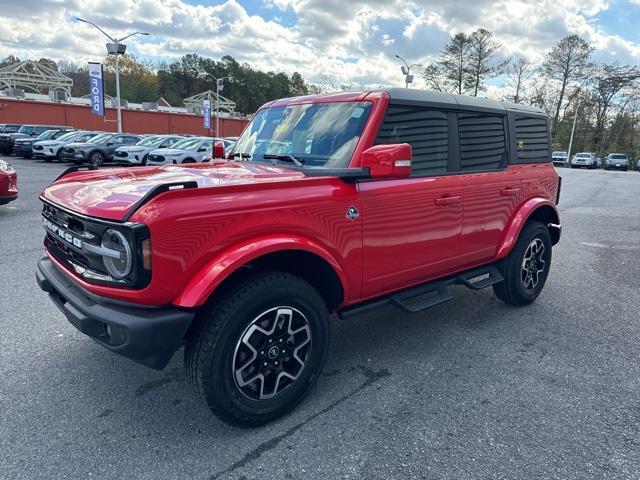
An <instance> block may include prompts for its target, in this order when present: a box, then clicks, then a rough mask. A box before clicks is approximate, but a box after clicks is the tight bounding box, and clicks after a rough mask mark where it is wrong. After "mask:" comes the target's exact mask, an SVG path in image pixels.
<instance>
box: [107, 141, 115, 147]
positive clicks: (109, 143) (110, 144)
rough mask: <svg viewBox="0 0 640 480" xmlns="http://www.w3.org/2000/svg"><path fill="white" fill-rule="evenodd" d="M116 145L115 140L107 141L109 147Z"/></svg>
mask: <svg viewBox="0 0 640 480" xmlns="http://www.w3.org/2000/svg"><path fill="white" fill-rule="evenodd" d="M113 145H115V144H114V143H113V142H107V147H113Z"/></svg>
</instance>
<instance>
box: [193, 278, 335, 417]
mask: <svg viewBox="0 0 640 480" xmlns="http://www.w3.org/2000/svg"><path fill="white" fill-rule="evenodd" d="M328 317H329V314H328V311H327V307H326V305H325V304H324V301H323V299H322V297H321V296H320V294H319V293H318V292H317V291H316V290H315V289H314V288H313V287H312V286H311V285H310V284H309V283H307V282H306V281H305V280H303V279H301V278H299V277H296V276H294V275H290V274H288V273H282V272H267V273H263V274H259V275H256V276H255V277H253V278H250V279H248V280H247V281H245V282H244V283H241V284H239V285H238V286H237V287H236V288H233V290H231V291H229V292H228V293H227V294H223V295H222V296H221V298H214V299H213V300H212V301H211V302H210V304H208V305H207V306H206V307H205V308H204V309H203V311H202V312H201V314H200V318H199V319H198V320H199V322H198V323H197V324H196V325H197V326H196V327H194V330H193V331H192V332H190V333H189V335H188V340H187V345H186V348H185V365H186V369H187V373H188V376H189V377H190V379H191V381H192V382H193V384H194V386H195V388H196V391H197V392H198V394H199V395H200V396H201V397H202V398H203V399H204V400H205V401H206V403H207V405H208V406H209V408H211V410H212V411H213V412H214V413H215V414H216V415H217V416H218V417H220V418H221V419H222V420H224V421H225V422H227V423H230V424H232V425H238V426H258V425H262V424H264V423H267V422H270V421H273V420H275V419H277V418H279V417H281V416H283V415H285V414H287V413H288V412H290V411H291V410H293V409H294V408H295V407H296V405H298V404H299V403H300V402H301V401H302V400H303V399H304V397H305V396H306V395H307V394H308V393H309V391H310V389H311V388H312V387H313V385H314V384H315V382H316V380H317V378H318V375H319V373H320V370H321V369H322V365H323V364H324V360H325V356H326V352H327V348H328V343H329V318H328Z"/></svg>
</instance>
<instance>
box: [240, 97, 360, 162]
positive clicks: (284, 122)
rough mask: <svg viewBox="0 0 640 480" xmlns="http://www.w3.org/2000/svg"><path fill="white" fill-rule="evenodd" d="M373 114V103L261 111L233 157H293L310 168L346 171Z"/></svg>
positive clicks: (339, 103)
mask: <svg viewBox="0 0 640 480" xmlns="http://www.w3.org/2000/svg"><path fill="white" fill-rule="evenodd" d="M370 111H371V102H326V103H308V104H303V105H289V106H286V107H273V108H267V109H265V110H261V111H259V112H258V113H257V114H256V116H255V117H254V119H253V120H252V121H251V124H250V125H249V127H247V129H246V130H245V131H244V133H243V134H242V136H241V137H240V139H238V141H237V142H236V144H235V146H234V147H233V151H232V152H231V155H234V154H236V155H238V156H242V157H243V158H251V160H253V161H258V162H269V163H271V162H273V161H274V160H273V159H271V158H265V155H267V157H269V156H273V155H283V156H291V157H294V158H295V159H297V160H298V161H300V162H303V163H304V164H306V165H312V166H324V167H346V166H347V165H348V163H349V160H350V159H351V155H352V154H353V150H354V149H355V147H356V144H357V143H358V140H359V139H360V134H361V133H362V130H363V128H364V124H365V122H366V121H367V118H368V117H369V112H370Z"/></svg>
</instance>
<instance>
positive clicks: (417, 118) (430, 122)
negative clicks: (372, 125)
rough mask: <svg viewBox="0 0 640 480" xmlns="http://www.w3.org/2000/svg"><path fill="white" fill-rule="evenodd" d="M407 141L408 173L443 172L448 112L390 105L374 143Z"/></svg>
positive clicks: (422, 174)
mask: <svg viewBox="0 0 640 480" xmlns="http://www.w3.org/2000/svg"><path fill="white" fill-rule="evenodd" d="M385 143H408V144H410V145H411V148H412V149H413V160H412V162H411V176H412V177H420V176H425V175H433V174H436V173H445V172H447V170H448V163H449V126H448V119H447V113H446V112H442V111H438V110H431V109H426V108H420V107H405V106H397V105H396V106H394V105H391V106H389V108H388V110H387V112H386V114H385V117H384V120H383V121H382V126H381V127H380V132H379V133H378V139H377V140H376V144H385Z"/></svg>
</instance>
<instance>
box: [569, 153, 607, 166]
mask: <svg viewBox="0 0 640 480" xmlns="http://www.w3.org/2000/svg"><path fill="white" fill-rule="evenodd" d="M599 166H600V158H599V157H598V156H597V155H596V154H595V153H590V152H582V153H576V154H575V155H574V157H573V158H572V159H571V168H583V167H584V168H598V167H599Z"/></svg>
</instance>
